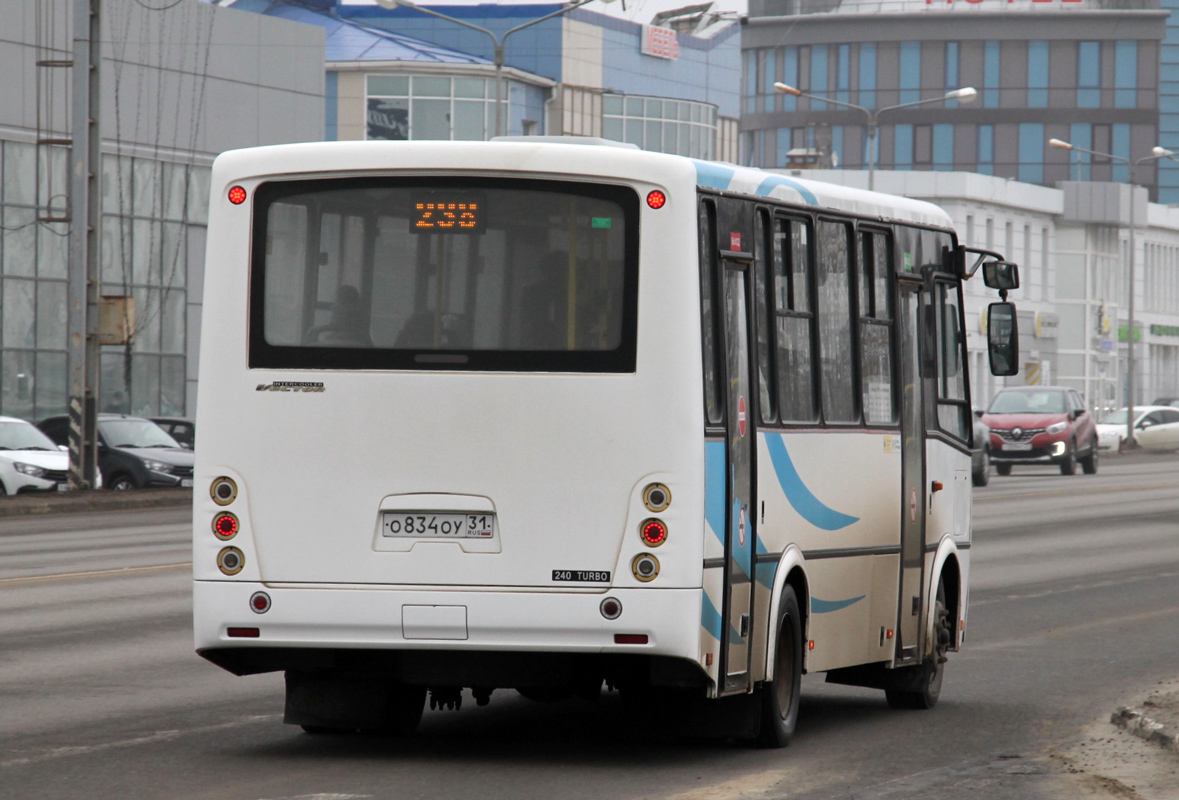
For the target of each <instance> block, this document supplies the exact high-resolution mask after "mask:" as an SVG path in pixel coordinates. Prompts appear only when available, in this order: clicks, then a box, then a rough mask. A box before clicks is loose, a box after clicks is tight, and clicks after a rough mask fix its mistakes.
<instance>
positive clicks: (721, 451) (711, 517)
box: [704, 442, 725, 544]
mask: <svg viewBox="0 0 1179 800" xmlns="http://www.w3.org/2000/svg"><path fill="white" fill-rule="evenodd" d="M704 519H705V520H706V521H707V522H708V527H710V528H712V532H713V533H714V534H716V538H718V539H720V541H721V544H724V543H725V443H724V442H705V443H704Z"/></svg>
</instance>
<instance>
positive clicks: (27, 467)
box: [12, 461, 45, 478]
mask: <svg viewBox="0 0 1179 800" xmlns="http://www.w3.org/2000/svg"><path fill="white" fill-rule="evenodd" d="M12 467H13V469H15V470H16V471H17V472H20V473H22V474H24V475H28V476H29V477H30V478H41V477H44V476H45V470H43V469H41V468H40V467H35V466H33V465H32V464H22V463H21V462H19V461H16V462H13V464H12Z"/></svg>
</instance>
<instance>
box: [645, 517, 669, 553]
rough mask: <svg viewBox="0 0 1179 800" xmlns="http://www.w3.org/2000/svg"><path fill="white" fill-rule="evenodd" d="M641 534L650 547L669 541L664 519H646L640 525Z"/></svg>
mask: <svg viewBox="0 0 1179 800" xmlns="http://www.w3.org/2000/svg"><path fill="white" fill-rule="evenodd" d="M639 536H641V537H642V539H643V544H645V545H647V546H648V547H658V546H659V545H661V544H663V543H664V542H666V541H667V526H666V525H664V524H663V521H662V520H658V519H649V520H646V521H644V522H643V524H642V525H640V526H639Z"/></svg>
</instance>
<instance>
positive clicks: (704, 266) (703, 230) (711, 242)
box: [699, 200, 723, 425]
mask: <svg viewBox="0 0 1179 800" xmlns="http://www.w3.org/2000/svg"><path fill="white" fill-rule="evenodd" d="M699 228H700V327H701V329H702V331H703V333H704V341H703V343H702V344H703V348H704V422H705V424H707V425H720V424H721V421H722V420H721V413H722V411H723V406H722V405H721V392H720V374H719V372H718V371H717V355H716V346H717V332H716V310H715V306H716V303H715V301H714V295H715V292H716V289H715V287H716V280H715V275H716V265H717V257H716V206H715V205H713V204H712V203H711V202H709V201H707V200H705V201H703V202H701V203H700V221H699Z"/></svg>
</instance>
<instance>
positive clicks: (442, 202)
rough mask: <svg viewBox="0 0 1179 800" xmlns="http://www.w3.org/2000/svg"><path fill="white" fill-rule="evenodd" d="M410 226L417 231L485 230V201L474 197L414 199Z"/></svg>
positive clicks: (472, 231) (462, 231)
mask: <svg viewBox="0 0 1179 800" xmlns="http://www.w3.org/2000/svg"><path fill="white" fill-rule="evenodd" d="M409 222H410V225H409V228H410V230H411V231H414V232H415V233H421V232H423V231H429V232H431V233H474V232H478V231H481V230H483V203H482V202H481V201H479V200H475V199H472V198H467V199H462V200H460V199H458V198H454V199H450V198H447V199H437V198H431V199H428V200H424V199H423V200H414V201H413V209H412V213H411V214H410V218H409Z"/></svg>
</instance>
